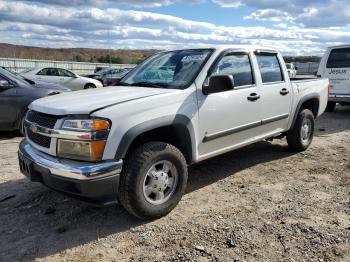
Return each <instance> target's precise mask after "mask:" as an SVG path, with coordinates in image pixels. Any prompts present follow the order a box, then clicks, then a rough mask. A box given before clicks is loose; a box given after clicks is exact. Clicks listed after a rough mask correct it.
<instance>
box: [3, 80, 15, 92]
mask: <svg viewBox="0 0 350 262" xmlns="http://www.w3.org/2000/svg"><path fill="white" fill-rule="evenodd" d="M11 87H13V85H12V84H11V83H10V82H9V81H7V80H4V79H1V80H0V89H1V90H5V89H9V88H11Z"/></svg>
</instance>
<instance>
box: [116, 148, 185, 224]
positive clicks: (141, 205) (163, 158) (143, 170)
mask: <svg viewBox="0 0 350 262" xmlns="http://www.w3.org/2000/svg"><path fill="white" fill-rule="evenodd" d="M167 167H171V168H170V169H169V171H168V173H162V171H161V169H167ZM162 174H165V176H166V177H167V178H168V180H167V182H164V181H165V180H164V179H165V178H164V179H163V176H162ZM170 181H172V183H170ZM163 182H164V184H162V183H163ZM157 183H159V185H158V184H157ZM167 183H168V184H169V186H168V187H167V188H166V186H167ZM170 184H172V185H171V186H170ZM186 185H187V164H186V160H185V158H184V156H183V154H182V153H181V152H180V150H179V149H177V148H176V147H174V146H172V145H170V144H167V143H162V142H150V143H146V144H143V145H141V146H140V147H138V148H137V149H136V150H134V151H133V152H132V153H131V154H130V155H129V156H128V157H127V158H126V160H125V166H124V168H123V171H122V174H121V177H120V183H119V192H118V197H119V201H120V202H121V204H122V206H123V207H124V208H125V209H126V210H127V211H128V212H129V213H131V214H132V215H134V216H136V217H138V218H140V219H142V220H149V219H156V218H160V217H163V216H165V215H167V214H168V213H169V212H170V211H172V210H173V209H174V208H175V207H176V205H177V204H178V202H179V201H180V200H181V198H182V196H183V194H184V192H185V189H186ZM158 187H159V188H158ZM163 188H166V189H165V190H164V192H163V197H164V198H163V199H161V197H159V196H161V191H162V190H163ZM153 190H154V191H156V193H153ZM158 190H159V191H158ZM159 192H160V193H159ZM157 198H159V199H158V200H157ZM162 201H163V202H162Z"/></svg>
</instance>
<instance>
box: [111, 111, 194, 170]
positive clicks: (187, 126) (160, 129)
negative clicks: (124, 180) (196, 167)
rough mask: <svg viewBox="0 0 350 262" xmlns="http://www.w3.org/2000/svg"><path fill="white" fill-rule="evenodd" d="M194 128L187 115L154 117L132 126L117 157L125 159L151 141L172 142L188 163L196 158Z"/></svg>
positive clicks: (123, 139) (119, 148)
mask: <svg viewBox="0 0 350 262" xmlns="http://www.w3.org/2000/svg"><path fill="white" fill-rule="evenodd" d="M194 138H195V136H194V128H193V126H192V123H191V120H190V119H189V118H188V117H187V116H185V115H177V116H176V117H174V116H167V117H161V118H157V119H152V120H149V121H146V122H143V123H141V124H138V125H136V126H134V127H132V128H130V129H129V130H128V131H127V132H126V133H125V134H124V135H123V137H122V139H121V140H120V143H119V145H118V148H117V151H116V154H115V158H116V159H123V158H125V157H126V156H127V155H128V153H129V152H131V151H132V150H133V149H134V148H136V147H137V146H138V145H140V144H142V143H146V142H150V141H159V142H166V143H169V144H172V145H173V146H175V147H177V148H178V149H179V150H180V151H181V152H182V153H183V154H184V156H185V158H186V161H187V163H188V164H191V163H193V160H194V155H193V153H194V150H193V144H192V143H193V142H194Z"/></svg>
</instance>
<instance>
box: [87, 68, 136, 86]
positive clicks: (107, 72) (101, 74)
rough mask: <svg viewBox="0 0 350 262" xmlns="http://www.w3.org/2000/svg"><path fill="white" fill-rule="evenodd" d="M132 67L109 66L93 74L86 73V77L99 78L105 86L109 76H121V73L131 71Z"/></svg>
mask: <svg viewBox="0 0 350 262" xmlns="http://www.w3.org/2000/svg"><path fill="white" fill-rule="evenodd" d="M130 70H131V68H114V67H108V68H104V69H101V70H99V71H98V72H96V73H94V74H91V75H86V77H90V78H93V79H96V80H99V81H100V82H101V83H102V84H103V85H104V86H106V85H105V82H106V80H107V78H116V77H118V78H120V77H119V75H124V74H126V73H125V72H129V71H130Z"/></svg>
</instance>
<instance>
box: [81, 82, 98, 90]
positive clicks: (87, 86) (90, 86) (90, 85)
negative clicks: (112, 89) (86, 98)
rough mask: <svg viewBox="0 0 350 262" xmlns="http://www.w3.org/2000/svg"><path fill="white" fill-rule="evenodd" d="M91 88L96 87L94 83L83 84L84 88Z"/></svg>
mask: <svg viewBox="0 0 350 262" xmlns="http://www.w3.org/2000/svg"><path fill="white" fill-rule="evenodd" d="M91 88H96V86H95V85H94V84H91V83H90V84H86V85H85V86H84V89H91Z"/></svg>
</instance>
